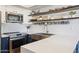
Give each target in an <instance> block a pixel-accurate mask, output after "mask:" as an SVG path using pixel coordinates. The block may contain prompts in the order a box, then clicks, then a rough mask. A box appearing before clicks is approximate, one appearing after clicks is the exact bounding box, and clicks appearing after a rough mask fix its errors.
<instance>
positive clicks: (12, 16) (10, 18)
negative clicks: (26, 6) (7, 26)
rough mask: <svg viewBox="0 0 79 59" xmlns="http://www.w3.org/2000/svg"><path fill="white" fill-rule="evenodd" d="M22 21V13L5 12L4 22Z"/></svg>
mask: <svg viewBox="0 0 79 59" xmlns="http://www.w3.org/2000/svg"><path fill="white" fill-rule="evenodd" d="M22 22H23V15H22V14H13V13H6V23H22Z"/></svg>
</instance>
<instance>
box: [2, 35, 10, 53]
mask: <svg viewBox="0 0 79 59" xmlns="http://www.w3.org/2000/svg"><path fill="white" fill-rule="evenodd" d="M9 42H10V38H9V37H5V38H1V53H9Z"/></svg>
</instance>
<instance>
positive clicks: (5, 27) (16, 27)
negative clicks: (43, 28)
mask: <svg viewBox="0 0 79 59" xmlns="http://www.w3.org/2000/svg"><path fill="white" fill-rule="evenodd" d="M0 11H1V22H2V28H1V32H2V33H3V32H27V29H26V26H25V25H24V24H26V23H28V21H29V19H30V18H31V17H29V16H28V15H29V14H30V12H31V11H30V10H27V9H24V8H21V7H18V6H13V5H0ZM5 12H11V13H16V14H23V17H24V18H23V24H18V23H12V24H11V23H6V19H5Z"/></svg>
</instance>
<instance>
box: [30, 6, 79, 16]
mask: <svg viewBox="0 0 79 59" xmlns="http://www.w3.org/2000/svg"><path fill="white" fill-rule="evenodd" d="M77 9H79V5H75V6H68V7H63V8H60V9H55V10H51V11H47V12H39V13H35V14H30V15H29V16H38V15H45V14H52V13H59V12H65V11H70V10H77Z"/></svg>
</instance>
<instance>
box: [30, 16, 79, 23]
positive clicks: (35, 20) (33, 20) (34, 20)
mask: <svg viewBox="0 0 79 59" xmlns="http://www.w3.org/2000/svg"><path fill="white" fill-rule="evenodd" d="M72 19H79V17H72V18H60V19H48V20H37V19H31V20H30V22H39V21H55V20H72Z"/></svg>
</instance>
